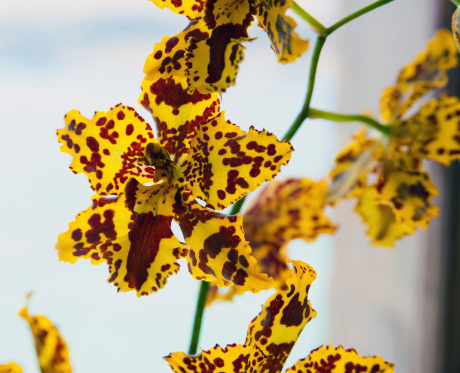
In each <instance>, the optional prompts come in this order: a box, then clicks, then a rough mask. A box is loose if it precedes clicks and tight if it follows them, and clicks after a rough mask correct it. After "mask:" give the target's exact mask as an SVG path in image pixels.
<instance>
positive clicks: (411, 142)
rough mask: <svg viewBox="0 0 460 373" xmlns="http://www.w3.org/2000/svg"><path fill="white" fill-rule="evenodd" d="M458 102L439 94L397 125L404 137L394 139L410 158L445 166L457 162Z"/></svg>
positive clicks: (459, 140)
mask: <svg viewBox="0 0 460 373" xmlns="http://www.w3.org/2000/svg"><path fill="white" fill-rule="evenodd" d="M459 122H460V100H459V99H458V98H457V97H453V96H447V95H443V96H441V98H440V99H438V100H432V101H429V102H427V103H426V104H425V105H423V106H422V107H421V109H420V110H419V112H418V113H417V114H415V115H414V116H413V117H411V118H409V119H408V120H406V121H404V122H403V123H402V124H401V128H402V130H403V131H404V132H405V133H406V135H405V137H402V138H397V137H396V138H394V141H395V142H396V143H398V144H402V145H400V146H405V147H406V148H407V149H409V152H410V153H411V155H412V156H413V157H418V158H426V159H432V160H434V161H436V162H439V163H441V164H443V165H445V166H448V165H449V164H451V163H452V162H453V161H454V160H456V159H457V160H460V126H459Z"/></svg>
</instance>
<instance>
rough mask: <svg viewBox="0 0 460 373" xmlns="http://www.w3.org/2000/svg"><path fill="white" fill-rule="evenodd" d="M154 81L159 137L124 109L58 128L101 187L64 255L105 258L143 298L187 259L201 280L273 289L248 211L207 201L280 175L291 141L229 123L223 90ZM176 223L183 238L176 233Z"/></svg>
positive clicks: (62, 246)
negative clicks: (229, 210)
mask: <svg viewBox="0 0 460 373" xmlns="http://www.w3.org/2000/svg"><path fill="white" fill-rule="evenodd" d="M155 84H157V85H159V86H160V87H158V86H157V85H155ZM164 85H166V86H167V87H166V88H165V86H164ZM153 86H154V87H156V88H158V90H155V89H156V88H155V89H153V90H151V91H150V95H147V96H146V97H145V98H144V102H143V103H144V105H145V106H146V107H147V108H148V109H149V110H151V111H152V110H153V112H154V114H155V115H156V116H155V121H156V126H157V133H158V142H157V140H155V137H154V135H153V132H152V130H151V128H150V126H149V125H148V124H147V123H146V122H145V121H144V120H143V119H142V118H141V117H140V116H139V115H138V114H137V113H136V112H135V111H134V109H132V108H130V107H127V106H121V105H117V106H116V107H114V108H113V109H111V110H110V111H109V112H107V113H102V112H96V114H95V115H94V117H93V118H92V119H91V120H88V119H86V118H85V117H83V116H82V115H80V113H78V112H77V111H76V110H73V111H71V112H70V113H68V114H67V115H66V117H65V122H66V127H65V128H64V129H62V130H58V137H59V141H60V142H61V143H62V144H63V145H62V146H61V151H63V152H65V153H69V154H71V155H72V156H73V162H72V164H71V166H70V168H71V169H72V170H73V172H75V173H79V172H83V173H85V174H86V175H87V176H88V179H89V182H90V185H91V187H92V189H93V190H94V191H96V192H97V194H96V195H95V196H94V197H93V203H92V205H91V207H90V208H88V209H87V210H85V211H83V212H81V213H80V214H79V215H78V216H77V219H76V220H75V221H74V222H72V223H70V224H69V228H70V229H69V230H68V231H67V232H65V233H62V234H61V235H60V236H59V239H58V243H57V245H56V248H57V250H58V253H59V257H60V259H61V260H64V261H67V262H75V261H76V260H77V259H78V258H88V259H91V261H92V262H93V263H94V264H98V263H100V262H102V261H105V262H107V263H108V265H109V272H110V277H109V280H108V281H109V282H111V283H113V284H114V285H115V286H117V288H118V290H119V291H128V290H133V289H134V290H136V291H137V294H138V296H140V295H147V294H150V293H152V292H156V291H157V290H158V289H160V288H162V287H163V286H164V285H165V284H166V281H167V277H168V276H170V275H171V274H173V273H175V272H177V271H178V269H179V264H178V263H177V260H178V259H179V258H181V257H187V263H188V268H189V271H190V272H191V274H192V275H193V276H194V277H195V278H196V279H199V280H207V281H211V280H216V281H217V284H218V286H221V287H222V286H229V285H234V286H236V288H237V289H238V292H244V291H248V290H249V291H253V292H257V291H259V290H262V289H267V288H269V287H271V281H270V279H269V278H268V276H267V275H265V274H264V273H261V272H260V270H259V269H258V267H257V263H256V260H255V259H254V258H253V257H252V256H251V255H250V253H251V248H250V247H249V245H248V243H247V242H246V240H245V239H244V234H243V228H242V219H241V216H240V215H235V216H226V215H223V214H221V213H219V212H216V211H213V210H211V209H210V208H212V209H214V208H217V209H223V208H225V207H227V206H229V205H231V204H232V203H234V202H235V201H237V200H238V199H240V198H241V197H242V196H244V195H245V194H247V193H248V192H250V191H252V190H254V189H256V188H257V187H258V186H259V185H261V184H262V183H263V182H265V181H267V180H271V179H273V178H274V177H275V176H276V174H277V173H278V172H279V170H280V167H281V165H283V164H287V163H288V161H289V158H290V153H291V151H292V146H291V145H290V144H289V143H288V142H287V141H285V142H279V141H277V140H276V138H275V136H274V135H272V134H270V133H268V132H267V131H257V130H255V129H254V128H251V129H250V130H249V132H245V131H242V130H241V129H240V128H239V127H238V126H236V125H234V124H232V123H230V122H229V121H226V120H225V118H224V113H223V112H219V100H218V98H217V96H216V94H214V95H211V94H207V95H201V94H200V93H198V91H195V92H194V93H193V94H188V93H187V90H186V89H185V88H184V87H183V86H182V85H181V82H180V81H177V80H174V79H168V80H159V81H157V82H156V83H154V84H153ZM152 92H153V93H152ZM195 198H200V199H201V200H202V201H204V202H205V203H206V205H207V207H203V206H201V205H200V204H199V203H198V202H196V201H195ZM173 220H174V221H175V222H177V223H178V224H179V226H180V228H181V230H182V233H183V235H184V238H185V244H184V243H181V242H180V241H179V240H178V239H177V238H176V237H175V236H174V235H173V232H172V230H171V223H172V221H173Z"/></svg>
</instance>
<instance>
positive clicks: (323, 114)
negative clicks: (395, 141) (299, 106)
mask: <svg viewBox="0 0 460 373" xmlns="http://www.w3.org/2000/svg"><path fill="white" fill-rule="evenodd" d="M308 116H309V118H311V119H318V118H322V119H327V120H331V121H334V122H362V123H365V124H366V125H368V126H369V127H372V128H374V129H376V130H377V131H379V132H381V133H383V134H384V135H390V134H391V126H388V125H386V126H385V125H383V124H382V123H380V122H378V121H376V120H375V119H372V118H370V117H366V116H365V115H359V114H338V113H331V112H328V111H323V110H318V109H313V108H310V113H309V115H308Z"/></svg>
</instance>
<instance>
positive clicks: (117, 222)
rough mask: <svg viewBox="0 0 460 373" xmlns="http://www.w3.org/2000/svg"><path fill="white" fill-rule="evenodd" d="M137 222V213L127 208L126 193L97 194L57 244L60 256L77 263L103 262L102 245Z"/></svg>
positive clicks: (125, 231) (124, 232)
mask: <svg viewBox="0 0 460 373" xmlns="http://www.w3.org/2000/svg"><path fill="white" fill-rule="evenodd" d="M133 224H134V214H133V213H132V211H130V210H129V209H128V208H127V207H126V204H125V198H124V196H123V195H122V196H120V197H113V196H112V197H102V196H95V197H93V203H92V205H91V206H90V207H89V208H88V209H86V210H85V211H82V212H80V213H79V214H78V215H77V218H76V220H75V221H73V222H71V223H70V224H69V230H68V231H67V232H64V233H61V234H60V235H59V237H58V242H57V244H56V250H57V251H58V256H59V259H60V260H62V261H64V262H69V263H75V262H76V261H77V259H79V258H84V259H90V260H91V262H92V263H93V264H99V263H101V261H102V258H101V257H100V255H99V252H98V250H97V247H98V245H100V244H101V243H103V242H105V241H107V240H114V239H116V238H117V237H120V236H124V235H126V234H128V232H129V230H130V229H131V228H132V226H133Z"/></svg>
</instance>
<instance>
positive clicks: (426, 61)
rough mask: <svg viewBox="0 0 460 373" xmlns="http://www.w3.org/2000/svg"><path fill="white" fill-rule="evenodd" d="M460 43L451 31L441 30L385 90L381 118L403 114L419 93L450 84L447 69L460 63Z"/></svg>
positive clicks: (423, 93) (391, 117)
mask: <svg viewBox="0 0 460 373" xmlns="http://www.w3.org/2000/svg"><path fill="white" fill-rule="evenodd" d="M457 53H458V52H457V47H456V45H455V41H454V38H453V37H452V33H451V32H450V31H448V30H446V29H442V30H439V31H438V33H437V34H436V36H435V37H434V38H433V39H432V40H430V42H429V43H428V45H427V48H426V50H425V51H424V52H422V53H420V54H419V55H418V56H417V58H416V59H415V61H414V62H412V63H410V64H408V65H407V66H406V67H404V69H403V70H402V71H401V72H400V73H399V76H398V80H397V83H396V85H395V86H394V87H391V88H389V89H387V90H385V92H384V94H383V97H382V100H381V110H382V118H383V119H384V120H386V121H393V120H395V119H398V118H400V117H401V116H402V115H403V114H404V113H405V112H406V111H407V110H408V109H409V108H410V107H411V106H412V105H413V104H414V103H415V102H416V101H417V100H418V99H419V98H420V97H422V96H424V95H425V94H426V93H427V92H429V91H430V90H431V89H433V88H441V87H444V86H445V85H446V84H447V74H446V71H447V70H449V69H451V68H453V67H455V66H457V64H458V57H457Z"/></svg>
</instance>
